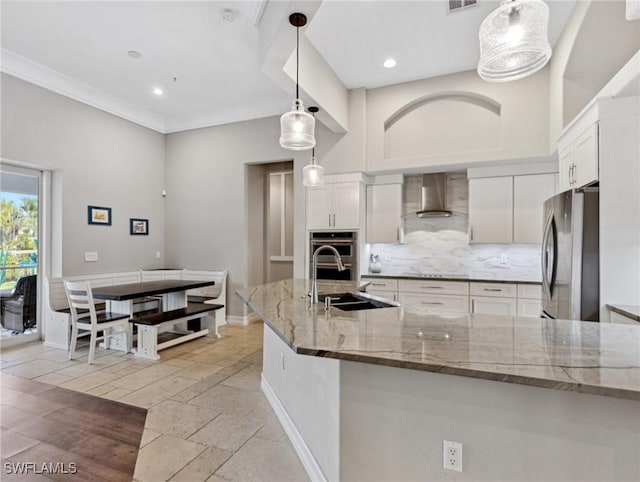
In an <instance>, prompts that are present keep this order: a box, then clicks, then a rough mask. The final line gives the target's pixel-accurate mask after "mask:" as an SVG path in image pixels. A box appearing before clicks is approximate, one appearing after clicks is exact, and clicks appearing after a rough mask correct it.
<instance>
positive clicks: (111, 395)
mask: <svg viewBox="0 0 640 482" xmlns="http://www.w3.org/2000/svg"><path fill="white" fill-rule="evenodd" d="M130 393H131V390H127V389H126V388H114V389H113V390H111V391H109V392H107V393H104V394H102V395H100V397H102V398H106V399H108V400H120V399H122V398H124V397H126V396H127V395H129V394H130Z"/></svg>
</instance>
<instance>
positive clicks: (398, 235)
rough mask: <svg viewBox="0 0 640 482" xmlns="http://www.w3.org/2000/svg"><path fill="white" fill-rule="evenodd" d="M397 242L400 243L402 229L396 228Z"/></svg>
mask: <svg viewBox="0 0 640 482" xmlns="http://www.w3.org/2000/svg"><path fill="white" fill-rule="evenodd" d="M396 241H400V228H396Z"/></svg>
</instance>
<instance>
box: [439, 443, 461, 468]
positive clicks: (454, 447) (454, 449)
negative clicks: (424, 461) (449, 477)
mask: <svg viewBox="0 0 640 482" xmlns="http://www.w3.org/2000/svg"><path fill="white" fill-rule="evenodd" d="M442 467H443V468H445V469H447V470H455V471H456V472H462V444H461V443H460V442H451V441H449V440H445V441H444V443H443V449H442Z"/></svg>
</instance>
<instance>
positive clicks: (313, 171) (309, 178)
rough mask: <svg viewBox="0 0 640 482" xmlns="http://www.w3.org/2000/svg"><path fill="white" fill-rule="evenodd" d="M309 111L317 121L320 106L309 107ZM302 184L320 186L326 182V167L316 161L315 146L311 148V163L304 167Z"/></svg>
mask: <svg viewBox="0 0 640 482" xmlns="http://www.w3.org/2000/svg"><path fill="white" fill-rule="evenodd" d="M309 112H311V113H312V114H313V118H314V121H315V116H316V112H318V108H317V107H315V106H311V107H309ZM302 184H304V185H305V186H319V185H321V184H324V167H322V166H321V165H320V164H318V163H317V162H316V148H315V146H314V147H313V148H312V150H311V164H307V165H306V166H304V168H303V169H302Z"/></svg>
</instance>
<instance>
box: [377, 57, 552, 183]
mask: <svg viewBox="0 0 640 482" xmlns="http://www.w3.org/2000/svg"><path fill="white" fill-rule="evenodd" d="M442 93H467V94H468V93H470V94H472V95H479V96H483V97H485V98H488V99H491V100H492V101H493V102H496V103H498V104H499V105H500V106H501V111H500V126H501V131H500V139H499V146H498V147H497V148H495V149H492V148H486V146H485V147H484V148H482V149H477V150H470V151H467V152H464V150H462V151H453V152H448V153H438V154H427V155H419V153H417V154H416V155H415V156H414V157H405V158H400V159H385V149H384V140H385V135H384V128H385V122H386V121H387V120H388V119H389V118H390V117H391V116H393V115H394V114H395V113H396V112H397V111H398V110H400V109H402V108H403V107H405V106H407V105H408V104H410V103H412V102H415V101H417V100H418V99H421V98H423V97H426V96H431V95H437V94H442ZM366 108H367V131H366V132H367V139H366V142H367V170H368V171H371V172H375V171H392V170H399V169H403V168H417V167H428V166H433V165H439V166H443V165H450V166H455V165H461V164H469V163H470V162H482V161H495V160H500V159H516V158H527V157H538V156H544V155H547V147H548V122H549V104H548V69H547V68H545V69H543V70H541V71H540V72H539V73H537V74H535V75H533V76H531V77H527V78H525V79H522V80H518V81H515V82H508V83H492V82H485V81H483V80H482V79H480V77H478V74H477V73H476V72H475V71H468V72H462V73H458V74H452V75H445V76H441V77H435V78H431V79H425V80H417V81H414V82H407V83H404V84H397V85H392V86H389V87H382V88H378V89H372V90H369V91H367V106H366ZM454 114H455V113H454ZM474 127H475V126H474V124H473V123H471V122H467V120H466V119H464V118H460V116H457V115H453V116H451V117H447V115H445V113H443V114H442V116H441V120H440V122H439V123H438V125H437V128H438V129H443V130H444V131H448V132H455V131H457V130H460V129H462V130H464V129H473V128H474Z"/></svg>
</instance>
